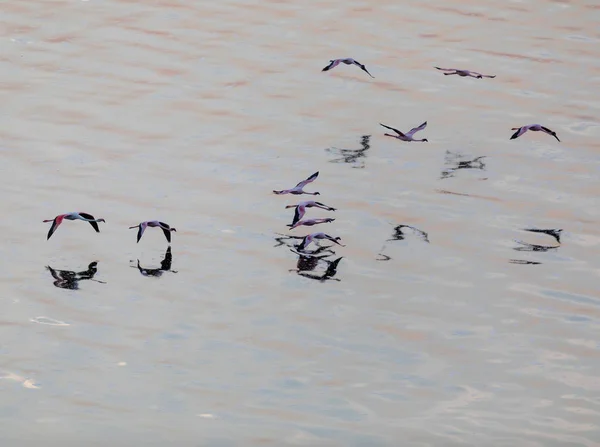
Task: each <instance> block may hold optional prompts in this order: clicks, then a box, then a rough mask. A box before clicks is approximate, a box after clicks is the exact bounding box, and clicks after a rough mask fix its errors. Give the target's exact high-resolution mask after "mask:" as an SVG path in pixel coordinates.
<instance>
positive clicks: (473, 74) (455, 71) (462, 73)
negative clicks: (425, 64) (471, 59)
mask: <svg viewBox="0 0 600 447" xmlns="http://www.w3.org/2000/svg"><path fill="white" fill-rule="evenodd" d="M433 68H437V69H438V70H442V71H447V72H448V73H444V75H446V76H448V75H459V76H462V77H463V78H464V77H465V76H469V77H471V78H477V79H481V78H495V77H496V75H484V74H481V73H477V72H476V71H471V70H459V69H456V68H440V67H433Z"/></svg>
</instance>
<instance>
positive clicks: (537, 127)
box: [510, 124, 560, 142]
mask: <svg viewBox="0 0 600 447" xmlns="http://www.w3.org/2000/svg"><path fill="white" fill-rule="evenodd" d="M511 130H516V132H515V133H514V134H513V136H512V137H510V139H511V140H514V139H515V138H519V137H520V136H521V135H523V134H524V133H525V132H527V131H528V130H533V131H534V132H537V131H540V130H541V131H542V132H544V133H547V134H548V135H552V136H553V137H554V138H556V139H557V140H558V137H557V136H556V132H553V131H551V130H550V129H548V128H547V127H544V126H541V125H539V124H528V125H527V126H523V127H513V128H512V129H511ZM558 141H559V142H560V140H558Z"/></svg>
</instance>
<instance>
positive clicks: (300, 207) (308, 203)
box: [285, 200, 336, 225]
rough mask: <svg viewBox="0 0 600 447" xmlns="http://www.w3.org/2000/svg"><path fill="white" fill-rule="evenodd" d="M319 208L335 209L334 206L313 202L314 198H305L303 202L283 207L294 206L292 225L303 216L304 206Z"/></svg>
mask: <svg viewBox="0 0 600 447" xmlns="http://www.w3.org/2000/svg"><path fill="white" fill-rule="evenodd" d="M313 206H314V207H316V208H321V209H324V210H327V211H335V210H336V209H335V208H332V207H330V206H327V205H324V204H322V203H321V202H315V201H314V200H306V201H304V202H300V203H298V204H297V205H287V206H286V207H285V208H286V209H287V208H296V210H295V211H294V220H293V221H292V225H294V224H295V223H296V222H298V221H299V220H300V219H302V218H303V217H304V213H306V208H312V207H313Z"/></svg>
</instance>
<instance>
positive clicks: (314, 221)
mask: <svg viewBox="0 0 600 447" xmlns="http://www.w3.org/2000/svg"><path fill="white" fill-rule="evenodd" d="M334 220H335V219H332V218H331V217H326V218H322V219H321V218H319V219H305V220H299V221H298V222H296V223H293V224H290V225H288V227H290V230H293V229H294V228H297V227H299V226H301V225H306V226H307V227H312V226H313V225H317V224H322V223H330V222H333V221H334Z"/></svg>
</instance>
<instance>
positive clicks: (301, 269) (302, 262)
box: [290, 253, 343, 282]
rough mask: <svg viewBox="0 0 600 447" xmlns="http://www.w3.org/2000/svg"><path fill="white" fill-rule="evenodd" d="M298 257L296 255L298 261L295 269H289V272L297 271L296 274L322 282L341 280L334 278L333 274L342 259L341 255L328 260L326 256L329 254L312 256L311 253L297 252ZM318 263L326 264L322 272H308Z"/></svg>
mask: <svg viewBox="0 0 600 447" xmlns="http://www.w3.org/2000/svg"><path fill="white" fill-rule="evenodd" d="M298 255H299V257H298V263H297V264H296V265H297V267H298V268H297V269H291V270H290V272H296V273H298V275H300V276H303V277H305V278H309V279H314V280H316V281H320V282H324V281H327V280H332V281H341V279H339V278H334V276H335V275H336V273H337V266H338V264H339V263H340V261H341V260H342V259H343V257H341V256H340V257H339V258H337V259H334V260H333V261H330V260H328V259H325V258H328V257H329V256H330V255H325V256H313V255H309V256H306V255H303V254H300V253H298ZM320 264H326V265H327V268H326V269H325V271H324V272H323V273H322V274H316V273H309V272H312V271H314V270H315V269H316V268H317V266H319V265H320Z"/></svg>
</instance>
